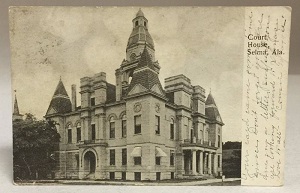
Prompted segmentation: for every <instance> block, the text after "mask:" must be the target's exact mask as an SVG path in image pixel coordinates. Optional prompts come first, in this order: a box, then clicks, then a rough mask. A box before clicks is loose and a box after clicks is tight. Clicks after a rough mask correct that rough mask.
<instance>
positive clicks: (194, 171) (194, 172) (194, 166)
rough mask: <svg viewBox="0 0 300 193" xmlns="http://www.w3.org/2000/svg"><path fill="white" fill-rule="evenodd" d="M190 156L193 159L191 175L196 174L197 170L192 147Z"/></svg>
mask: <svg viewBox="0 0 300 193" xmlns="http://www.w3.org/2000/svg"><path fill="white" fill-rule="evenodd" d="M192 157H193V160H192V164H193V165H192V172H193V175H196V174H197V171H196V150H195V149H193V150H192Z"/></svg>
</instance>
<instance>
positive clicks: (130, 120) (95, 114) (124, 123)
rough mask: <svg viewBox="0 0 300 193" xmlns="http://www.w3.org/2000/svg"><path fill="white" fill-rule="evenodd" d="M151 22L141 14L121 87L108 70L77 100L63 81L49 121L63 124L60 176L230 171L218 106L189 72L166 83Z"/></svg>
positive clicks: (84, 86) (119, 75)
mask: <svg viewBox="0 0 300 193" xmlns="http://www.w3.org/2000/svg"><path fill="white" fill-rule="evenodd" d="M159 70H160V65H159V63H158V61H156V60H155V48H154V43H153V40H152V38H151V36H150V33H149V31H148V20H147V19H146V18H145V16H144V14H143V12H142V11H141V10H139V11H138V13H137V14H136V17H135V18H134V19H133V30H132V33H131V35H130V37H129V40H128V45H127V49H126V59H124V60H123V62H122V64H121V66H120V68H118V69H117V70H116V73H115V76H116V85H113V84H110V83H108V82H107V81H106V73H104V72H100V73H97V74H95V75H94V76H92V77H83V78H81V83H80V92H79V93H80V95H81V105H80V106H77V104H76V93H77V92H76V86H75V85H72V96H71V99H70V98H69V96H68V94H67V92H66V90H65V87H64V85H63V83H62V81H61V80H60V81H59V84H58V86H57V88H56V90H55V92H54V95H53V98H52V101H51V103H50V105H49V108H48V110H47V113H46V115H45V117H46V119H52V120H54V121H56V122H57V123H58V125H57V129H58V132H59V133H60V135H61V142H60V145H59V150H58V151H57V154H56V160H57V171H56V178H66V179H70V178H74V179H123V180H125V179H126V180H163V179H172V178H179V179H180V178H202V177H203V176H215V177H216V176H220V175H222V161H221V160H222V126H223V122H222V119H221V116H220V114H219V111H218V108H217V106H216V103H215V101H214V99H213V97H212V94H211V93H209V95H208V97H207V98H206V96H205V90H204V88H202V87H201V86H199V85H196V86H193V85H192V84H191V80H190V79H189V78H187V77H186V76H184V75H177V76H172V77H169V78H166V79H165V87H164V88H163V87H162V85H161V83H160V81H159V78H158V73H159Z"/></svg>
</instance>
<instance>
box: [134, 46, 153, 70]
mask: <svg viewBox="0 0 300 193" xmlns="http://www.w3.org/2000/svg"><path fill="white" fill-rule="evenodd" d="M145 66H147V67H149V68H150V69H152V70H155V67H154V64H153V62H152V60H151V57H150V54H149V52H148V50H147V47H146V44H145V47H144V50H143V53H142V54H141V58H140V60H139V63H138V65H137V69H138V68H143V67H145Z"/></svg>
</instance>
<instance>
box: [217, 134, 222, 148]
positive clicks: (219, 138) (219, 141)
mask: <svg viewBox="0 0 300 193" xmlns="http://www.w3.org/2000/svg"><path fill="white" fill-rule="evenodd" d="M220 145H221V137H220V135H218V147H220Z"/></svg>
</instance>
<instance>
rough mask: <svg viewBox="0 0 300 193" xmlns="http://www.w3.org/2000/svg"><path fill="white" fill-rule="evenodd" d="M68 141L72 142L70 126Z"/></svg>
mask: <svg viewBox="0 0 300 193" xmlns="http://www.w3.org/2000/svg"><path fill="white" fill-rule="evenodd" d="M68 143H72V129H71V128H70V126H69V129H68Z"/></svg>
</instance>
